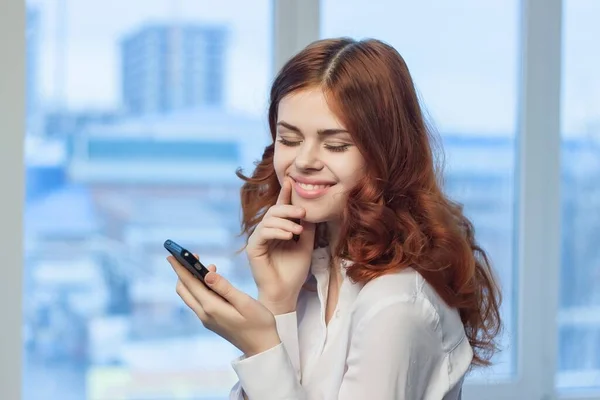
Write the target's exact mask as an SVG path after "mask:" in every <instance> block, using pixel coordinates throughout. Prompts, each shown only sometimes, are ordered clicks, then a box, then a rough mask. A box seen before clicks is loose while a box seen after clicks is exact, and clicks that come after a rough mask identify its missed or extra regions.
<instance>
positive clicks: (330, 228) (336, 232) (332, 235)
mask: <svg viewBox="0 0 600 400" xmlns="http://www.w3.org/2000/svg"><path fill="white" fill-rule="evenodd" d="M339 240H340V224H339V222H337V221H329V222H327V244H328V246H329V253H330V254H332V255H335V249H336V247H337V245H338V242H339ZM336 258H337V257H336Z"/></svg>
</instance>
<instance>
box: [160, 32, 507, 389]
mask: <svg viewBox="0 0 600 400" xmlns="http://www.w3.org/2000/svg"><path fill="white" fill-rule="evenodd" d="M269 124H270V130H271V135H272V137H273V143H272V144H271V145H269V146H268V147H267V148H266V149H265V152H264V154H263V157H262V161H260V163H258V164H257V167H256V169H255V171H254V173H253V175H252V176H251V177H245V176H243V175H242V174H241V173H238V175H239V176H240V177H241V178H242V179H244V180H245V184H244V186H243V188H242V191H241V197H242V208H243V230H244V232H245V233H246V234H248V235H249V238H248V241H247V246H246V252H247V255H248V259H249V262H250V267H251V270H252V274H253V276H254V280H255V282H256V284H257V287H258V300H255V299H253V298H251V297H250V296H248V295H246V294H244V293H242V292H240V291H239V290H237V289H235V288H234V287H232V286H231V284H230V283H229V282H227V280H226V279H225V278H224V277H222V276H220V275H218V274H217V273H216V272H215V267H214V266H211V267H210V269H211V271H212V272H211V273H209V274H208V275H207V276H206V283H207V285H208V287H209V288H210V289H212V290H213V291H214V292H216V293H218V294H220V295H221V296H222V297H219V296H218V295H216V294H215V293H214V292H211V291H210V290H208V289H207V288H206V287H204V286H203V285H202V284H201V283H200V282H198V281H195V280H194V279H193V278H192V277H191V276H190V275H189V274H188V273H187V271H185V270H184V269H183V268H182V267H181V266H180V265H178V264H177V263H176V261H175V260H173V259H172V258H170V259H169V261H170V262H171V264H172V265H173V267H174V268H175V271H176V272H177V274H178V275H179V277H180V279H179V282H178V285H177V292H178V293H179V295H180V296H181V297H182V298H183V300H184V301H185V303H186V304H187V305H188V306H189V307H191V308H192V309H193V310H194V311H195V312H196V314H197V315H198V317H199V318H200V320H201V321H202V323H203V324H204V325H205V326H206V327H207V328H209V329H211V330H212V331H214V332H216V333H217V334H219V335H221V336H222V337H223V338H225V339H227V340H228V341H230V342H231V343H232V344H234V345H235V346H237V347H238V348H239V349H240V350H241V351H242V352H243V353H244V355H243V356H242V357H240V358H239V359H237V360H234V362H233V368H234V370H235V371H236V373H237V375H238V377H239V382H238V384H236V386H235V387H234V388H233V390H232V392H231V399H241V398H249V399H261V400H270V399H273V400H275V399H344V400H350V399H379V400H384V399H406V400H417V399H445V400H450V399H452V400H454V399H460V397H461V388H462V382H463V378H464V376H465V374H466V373H467V372H468V371H469V369H470V367H471V366H473V365H488V364H489V360H490V357H491V355H492V354H493V353H494V351H495V349H496V345H495V338H496V336H497V333H498V331H499V329H500V317H499V311H498V308H499V302H500V294H499V289H498V286H497V284H496V282H495V281H494V278H493V275H492V272H491V269H490V267H489V263H488V260H487V257H486V254H485V253H484V251H483V250H482V249H481V248H480V247H478V245H477V243H476V241H475V239H474V236H473V228H472V225H471V223H470V222H469V221H468V220H467V218H466V217H465V216H464V215H463V213H462V208H461V207H460V206H459V205H458V204H456V203H453V202H452V201H450V200H449V199H448V198H447V197H446V196H445V195H444V194H443V192H442V190H441V188H440V185H439V184H438V182H437V180H436V169H435V165H434V156H433V153H432V141H431V135H430V132H429V131H428V129H427V127H426V123H425V121H424V118H423V115H422V112H421V110H420V107H419V102H418V100H417V95H416V93H415V88H414V86H413V83H412V79H411V77H410V74H409V71H408V69H407V67H406V65H405V63H404V61H403V59H402V57H401V56H400V55H399V54H398V53H397V52H396V51H395V50H394V49H393V48H392V47H390V46H388V45H386V44H384V43H382V42H380V41H377V40H366V41H360V42H356V41H353V40H351V39H347V38H342V39H332V40H321V41H317V42H315V43H313V44H311V45H309V46H308V47H307V48H306V49H304V50H303V51H301V52H300V53H299V54H297V55H296V56H295V57H293V58H292V59H291V60H290V61H289V62H288V63H287V64H286V65H285V66H284V67H283V69H282V70H281V71H280V73H279V75H278V76H277V78H276V79H275V81H274V83H273V87H272V90H271V103H270V108H269Z"/></svg>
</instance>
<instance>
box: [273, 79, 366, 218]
mask: <svg viewBox="0 0 600 400" xmlns="http://www.w3.org/2000/svg"><path fill="white" fill-rule="evenodd" d="M274 166H275V172H276V174H277V178H278V179H279V183H280V184H282V183H283V180H284V178H285V177H290V178H291V179H292V183H293V185H292V187H293V189H292V204H294V205H296V206H300V207H303V208H304V209H305V210H306V217H305V218H304V219H305V220H306V221H308V222H313V223H317V222H327V221H334V220H337V219H338V218H339V217H340V215H341V213H342V211H343V209H344V207H345V205H346V201H347V194H348V192H349V191H350V189H352V188H353V187H354V186H355V185H356V183H357V182H358V180H359V179H360V178H361V177H362V175H363V174H364V166H365V160H364V158H363V156H362V155H361V154H360V152H359V151H358V148H357V147H356V146H355V145H354V142H353V140H352V137H351V135H350V133H348V132H347V131H346V130H345V127H344V126H343V125H342V124H341V123H340V122H339V121H338V119H337V117H336V116H335V115H334V114H333V112H332V111H331V110H330V109H329V106H328V105H327V102H326V100H325V96H324V95H323V92H322V91H321V90H320V89H307V90H302V91H299V92H295V93H291V94H289V95H288V96H286V97H284V98H283V99H282V100H281V101H280V102H279V108H278V120H277V136H276V138H275V155H274Z"/></svg>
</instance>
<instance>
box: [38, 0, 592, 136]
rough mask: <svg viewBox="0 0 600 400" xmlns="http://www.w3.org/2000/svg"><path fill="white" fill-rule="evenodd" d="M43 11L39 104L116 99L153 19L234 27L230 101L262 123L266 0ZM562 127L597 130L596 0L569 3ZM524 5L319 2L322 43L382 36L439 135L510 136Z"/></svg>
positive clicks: (144, 2)
mask: <svg viewBox="0 0 600 400" xmlns="http://www.w3.org/2000/svg"><path fill="white" fill-rule="evenodd" d="M61 1H63V2H64V3H65V5H66V9H67V13H66V14H65V21H66V24H65V25H64V26H65V28H66V31H65V32H66V37H67V40H66V46H67V47H66V49H67V51H66V58H65V59H66V64H64V66H65V67H64V68H66V69H64V71H65V77H66V83H65V86H64V88H63V90H60V88H57V86H56V85H55V84H56V82H60V80H57V79H56V75H55V74H56V70H57V65H61V64H57V63H56V61H57V60H56V57H55V56H56V32H57V30H56V28H57V18H56V16H57V9H58V7H57V5H58V4H59V3H60V2H61ZM28 4H30V5H35V6H39V7H40V8H41V11H42V26H41V31H42V34H41V40H42V42H41V62H40V80H41V95H42V100H43V101H45V102H46V103H51V102H52V101H54V100H56V99H57V98H59V97H60V96H61V93H64V95H65V96H64V97H65V98H66V104H67V106H68V107H69V108H73V109H85V108H90V107H91V108H106V107H116V106H118V104H119V102H120V70H119V52H118V49H119V47H118V42H119V39H120V38H121V37H123V36H124V35H125V34H128V33H130V32H132V31H135V30H136V29H138V28H139V27H140V26H142V25H143V24H144V23H146V22H151V21H155V22H160V21H171V20H173V19H175V18H179V19H180V20H183V21H196V22H208V23H223V24H224V25H226V26H227V27H229V29H230V30H231V39H230V40H231V41H230V48H229V51H228V54H227V60H228V62H227V65H226V68H227V71H226V102H227V107H228V108H230V109H231V110H232V111H238V112H244V113H250V114H253V115H256V116H260V117H262V116H264V115H265V110H266V95H267V89H268V85H269V83H270V79H271V76H272V75H271V74H272V70H271V58H272V52H271V45H272V40H271V31H272V24H271V17H272V10H271V1H270V0H252V1H247V0H220V1H208V0H177V1H175V0H128V1H127V2H122V1H117V0H105V1H102V2H99V1H97V0H28ZM565 5H566V8H565V21H564V23H565V32H566V34H565V37H564V40H565V47H564V56H563V60H564V63H563V64H564V72H565V80H564V82H563V92H564V96H563V114H562V116H563V121H562V122H563V126H564V129H565V130H566V131H568V132H584V131H586V130H589V126H594V125H595V126H596V127H598V126H599V125H600V77H599V76H598V72H597V71H600V44H598V43H599V39H600V27H599V25H598V24H597V21H598V20H599V19H600V2H598V1H595V0H565ZM519 30H520V4H519V2H518V1H516V0H488V1H481V0H457V1H454V2H440V1H433V0H426V1H425V0H424V1H419V2H417V1H409V0H403V1H398V0H378V1H372V0H371V1H365V0H323V5H322V32H321V36H322V37H330V36H341V35H350V36H353V37H356V38H363V37H375V38H378V39H382V40H385V41H387V42H389V43H390V44H392V45H393V46H394V47H396V48H397V50H398V51H399V52H400V54H402V56H403V57H404V58H405V60H406V62H407V64H408V66H409V68H410V70H411V72H412V74H413V77H414V79H415V82H416V85H417V88H418V90H419V92H420V94H421V96H422V99H423V102H424V104H425V105H426V107H427V110H428V112H429V113H430V114H431V116H432V117H433V120H434V122H435V124H436V125H437V127H438V128H439V129H440V130H443V131H452V132H457V133H465V134H490V135H498V134H499V135H512V134H513V133H514V131H515V124H516V116H517V114H516V110H517V101H518V95H519Z"/></svg>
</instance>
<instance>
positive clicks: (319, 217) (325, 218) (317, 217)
mask: <svg viewBox="0 0 600 400" xmlns="http://www.w3.org/2000/svg"><path fill="white" fill-rule="evenodd" d="M335 219H336V218H335V217H334V216H332V215H329V214H324V213H318V212H314V211H311V210H310V209H308V210H306V216H305V217H304V218H303V219H302V220H303V221H304V222H309V223H312V224H320V223H323V222H330V221H333V220H335Z"/></svg>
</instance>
